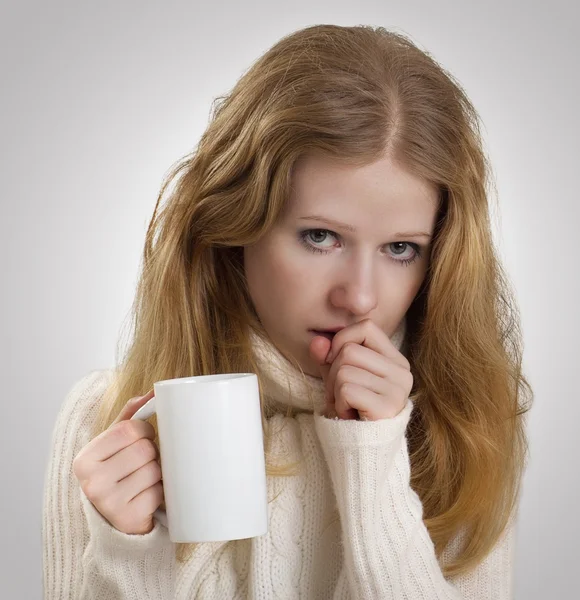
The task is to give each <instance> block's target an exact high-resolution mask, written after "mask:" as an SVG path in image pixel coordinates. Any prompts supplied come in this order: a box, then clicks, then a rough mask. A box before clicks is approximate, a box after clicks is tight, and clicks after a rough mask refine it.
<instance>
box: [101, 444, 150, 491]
mask: <svg viewBox="0 0 580 600" xmlns="http://www.w3.org/2000/svg"><path fill="white" fill-rule="evenodd" d="M158 458H159V450H158V448H157V445H156V444H155V443H154V442H152V441H151V440H150V439H148V438H141V439H139V440H137V441H136V442H133V443H132V444H131V445H130V446H127V447H126V448H123V449H122V450H119V452H117V453H116V454H114V455H113V456H111V457H110V458H109V459H108V460H107V470H108V472H109V479H111V480H114V481H115V482H118V481H121V480H122V479H125V477H128V476H129V475H131V473H134V472H135V471H137V470H138V469H140V468H141V467H142V466H143V465H146V464H147V463H148V462H150V461H152V460H157V459H158Z"/></svg>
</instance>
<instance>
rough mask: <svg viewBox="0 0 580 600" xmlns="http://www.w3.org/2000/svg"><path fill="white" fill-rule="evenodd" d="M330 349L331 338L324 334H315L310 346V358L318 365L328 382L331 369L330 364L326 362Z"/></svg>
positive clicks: (321, 374) (323, 378) (324, 379)
mask: <svg viewBox="0 0 580 600" xmlns="http://www.w3.org/2000/svg"><path fill="white" fill-rule="evenodd" d="M329 350H330V340H329V339H328V338H325V337H324V336H322V335H317V336H315V337H314V338H313V339H312V341H311V342H310V346H309V347H308V351H309V353H310V358H311V359H312V360H313V361H314V362H315V363H316V364H317V365H318V368H319V370H320V376H321V377H322V380H323V381H324V382H326V379H327V377H328V372H329V371H330V365H329V364H327V362H326V356H327V354H328V351H329Z"/></svg>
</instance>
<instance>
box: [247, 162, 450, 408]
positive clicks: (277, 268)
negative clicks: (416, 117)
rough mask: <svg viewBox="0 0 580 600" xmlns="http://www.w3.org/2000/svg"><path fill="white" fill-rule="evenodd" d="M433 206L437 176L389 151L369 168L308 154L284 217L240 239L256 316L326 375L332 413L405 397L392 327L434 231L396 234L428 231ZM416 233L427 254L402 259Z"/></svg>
mask: <svg viewBox="0 0 580 600" xmlns="http://www.w3.org/2000/svg"><path fill="white" fill-rule="evenodd" d="M437 209H438V191H437V189H436V187H435V186H433V185H432V184H430V183H429V182H425V181H424V180H422V179H420V178H418V177H416V176H415V175H413V174H412V173H410V172H409V171H408V170H407V169H405V168H404V167H403V166H402V165H400V164H399V163H397V162H396V161H394V160H393V159H391V158H390V157H388V156H385V157H384V158H381V159H380V160H378V161H376V162H373V163H371V164H369V165H365V166H364V167H362V168H360V167H352V166H347V165H344V164H338V163H336V162H333V161H331V160H330V159H327V158H325V157H321V156H307V157H304V158H302V159H301V160H300V161H299V162H298V163H297V164H296V165H295V170H294V173H293V181H292V194H291V197H290V198H289V202H288V204H287V207H286V209H285V211H284V213H283V215H282V217H281V218H280V219H279V221H278V223H276V225H275V226H273V227H272V228H271V229H270V230H269V231H268V232H267V233H266V234H265V235H264V236H263V237H262V238H261V239H260V240H259V241H258V242H257V243H256V244H253V245H251V246H247V247H245V248H244V267H245V272H246V279H247V284H248V290H249V293H250V296H251V298H252V301H253V303H254V307H255V309H256V312H257V314H258V316H259V318H260V321H261V322H262V324H263V326H264V328H265V329H266V331H267V333H268V335H269V336H270V338H271V340H272V342H273V343H274V344H275V345H276V347H277V348H278V349H279V350H280V352H281V353H282V354H283V355H284V356H286V357H287V358H288V357H289V356H294V357H295V359H297V360H298V362H299V364H300V366H301V367H302V369H303V370H304V372H305V373H308V374H309V375H313V376H315V377H321V378H322V379H323V380H324V382H325V383H326V388H327V411H326V414H327V415H329V416H330V415H337V416H338V417H340V418H343V419H353V418H361V419H366V420H377V419H382V418H392V417H393V416H395V415H397V414H398V413H399V412H400V411H401V410H402V409H403V407H404V406H405V403H406V400H407V397H408V394H409V393H410V390H411V388H412V383H413V378H412V375H411V372H410V366H409V362H408V361H407V359H406V358H405V357H404V356H403V355H402V354H401V353H400V352H399V351H398V350H397V349H396V348H395V346H393V344H392V342H391V341H390V339H389V337H390V336H392V334H393V333H394V332H395V330H396V329H397V326H398V325H399V323H400V321H401V319H402V318H403V317H404V315H405V314H406V312H407V310H408V308H409V306H410V305H411V303H412V301H413V299H414V298H415V296H416V294H417V292H418V291H419V288H420V287H421V284H422V282H423V280H424V278H425V275H426V272H427V267H428V264H429V254H430V245H431V240H430V239H428V238H421V237H412V236H409V235H397V234H398V233H401V232H420V231H421V232H425V233H427V234H429V235H430V236H432V234H433V230H434V227H435V220H436V216H437ZM309 215H319V216H322V217H324V218H327V219H334V220H335V221H340V222H341V223H343V224H348V225H351V226H353V227H355V229H356V231H354V232H353V231H348V230H346V229H345V228H344V227H343V226H340V225H336V224H329V223H327V222H325V221H324V220H321V219H320V218H316V219H310V218H309V219H304V217H307V216H309ZM306 230H309V233H308V234H306V238H305V239H304V241H303V242H302V241H301V240H300V236H299V234H300V232H303V231H306ZM304 244H306V246H307V247H314V248H318V249H321V250H324V251H325V252H324V253H318V252H311V251H309V250H308V249H307V247H305V245H304ZM413 244H417V245H418V247H419V252H420V256H419V257H418V258H417V259H416V260H415V261H414V262H412V263H410V264H408V265H405V264H404V263H403V262H401V261H402V260H404V259H412V258H414V257H415V256H416V254H417V253H416V248H415V247H414V246H413ZM337 326H343V327H344V329H342V330H341V331H340V332H339V333H337V334H336V335H335V336H334V339H333V340H332V341H330V340H329V339H327V338H326V337H322V336H319V335H316V334H315V333H313V332H312V331H311V330H325V329H330V328H333V327H337ZM330 349H331V350H332V352H331V353H329V350H330Z"/></svg>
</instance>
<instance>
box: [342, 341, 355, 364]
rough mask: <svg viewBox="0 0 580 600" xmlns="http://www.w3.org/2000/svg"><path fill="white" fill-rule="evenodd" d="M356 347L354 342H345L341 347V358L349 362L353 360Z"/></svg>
mask: <svg viewBox="0 0 580 600" xmlns="http://www.w3.org/2000/svg"><path fill="white" fill-rule="evenodd" d="M356 346H357V344H355V343H354V342H346V344H345V345H344V346H343V347H342V356H343V358H345V359H346V360H351V359H353V358H354V355H355V354H356Z"/></svg>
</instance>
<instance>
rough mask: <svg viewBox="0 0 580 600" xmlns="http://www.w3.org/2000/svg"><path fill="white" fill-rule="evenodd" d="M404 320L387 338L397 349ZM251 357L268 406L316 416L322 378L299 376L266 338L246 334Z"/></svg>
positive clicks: (321, 405) (402, 336) (402, 337)
mask: <svg viewBox="0 0 580 600" xmlns="http://www.w3.org/2000/svg"><path fill="white" fill-rule="evenodd" d="M405 333H406V318H405V317H403V319H402V320H401V322H400V323H399V326H398V328H397V329H396V331H395V332H394V333H393V335H392V336H391V338H390V339H391V342H392V343H393V344H394V346H395V347H396V348H397V350H399V351H400V350H401V347H402V345H403V342H404V340H405ZM250 338H251V343H252V350H253V353H254V358H255V360H256V362H257V364H258V368H259V373H258V375H259V379H260V385H261V389H262V394H263V395H264V397H265V398H266V399H267V401H268V402H267V404H268V405H269V407H270V408H271V409H272V410H274V411H276V410H284V409H288V408H289V407H292V408H294V409H297V410H298V411H299V412H311V413H319V412H321V411H322V410H323V408H324V393H325V389H324V383H323V381H322V378H320V377H313V376H312V375H308V374H306V373H303V372H302V371H301V370H300V369H299V368H297V367H295V366H294V365H293V364H292V363H291V362H290V361H289V360H288V359H287V358H286V357H285V356H284V355H283V354H282V353H281V352H280V351H279V350H278V348H277V347H276V346H275V345H274V344H273V343H272V341H271V340H270V339H269V338H268V339H263V338H262V337H260V336H258V335H257V334H256V333H255V332H251V333H250Z"/></svg>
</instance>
